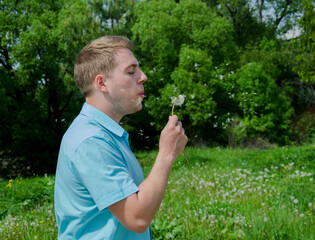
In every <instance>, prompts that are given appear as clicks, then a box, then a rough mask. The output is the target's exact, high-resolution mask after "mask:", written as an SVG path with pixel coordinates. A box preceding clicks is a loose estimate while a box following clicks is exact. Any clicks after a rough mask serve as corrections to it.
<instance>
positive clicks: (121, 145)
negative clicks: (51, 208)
mask: <svg viewBox="0 0 315 240" xmlns="http://www.w3.org/2000/svg"><path fill="white" fill-rule="evenodd" d="M143 180H144V177H143V173H142V170H141V167H140V165H139V163H138V161H137V159H136V158H135V156H134V155H133V153H132V151H131V150H130V147H129V143H128V133H127V132H126V131H125V130H124V129H123V128H122V127H121V126H119V124H117V123H116V122H115V121H114V120H112V119H111V118H109V117H108V116H107V115H106V114H104V113H103V112H101V111H100V110H98V109H96V108H94V107H92V106H91V105H89V104H87V103H84V105H83V107H82V110H81V112H80V114H79V115H78V116H77V117H76V119H75V120H74V121H73V123H72V124H71V126H70V127H69V129H68V130H67V132H66V133H65V135H64V136H63V139H62V142H61V146H60V152H59V157H58V164H57V171H56V179H55V214H56V220H57V225H58V239H59V240H68V239H69V240H70V239H71V240H73V239H75V240H85V239H86V240H98V239H102V240H103V239H104V240H105V239H106V240H107V239H114V240H120V239H122V240H128V239H130V240H148V239H151V233H150V227H148V229H147V230H146V232H145V233H142V234H138V233H134V232H131V231H129V230H128V229H126V228H125V227H124V226H123V225H122V224H121V223H120V222H119V221H118V220H117V219H116V218H115V217H114V215H113V214H111V212H110V211H109V210H108V209H107V207H108V206H110V205H112V204H113V203H116V202H118V201H120V200H122V199H124V198H126V197H128V196H130V195H131V194H133V193H135V192H137V191H139V188H138V186H139V185H140V183H141V182H142V181H143Z"/></svg>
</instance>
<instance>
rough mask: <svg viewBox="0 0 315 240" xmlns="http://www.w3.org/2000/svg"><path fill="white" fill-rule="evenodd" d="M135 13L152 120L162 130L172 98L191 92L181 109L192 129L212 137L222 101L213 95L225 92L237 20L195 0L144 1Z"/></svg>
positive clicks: (147, 101)
mask: <svg viewBox="0 0 315 240" xmlns="http://www.w3.org/2000/svg"><path fill="white" fill-rule="evenodd" d="M135 17H136V23H135V25H134V27H133V33H134V40H135V42H136V43H137V46H138V47H139V46H140V49H141V51H142V54H139V56H140V60H141V62H142V63H143V65H144V66H143V70H144V71H145V72H146V73H147V75H148V78H149V80H148V82H147V83H146V95H147V96H149V99H148V100H146V101H145V106H146V111H148V113H149V117H148V119H149V121H150V123H151V125H153V126H154V127H155V128H156V129H158V130H160V129H161V128H162V126H163V124H164V123H165V121H166V119H167V116H168V115H169V114H170V110H171V97H174V96H177V95H179V94H185V95H186V104H185V105H184V107H183V108H181V109H180V110H179V109H178V111H177V112H176V113H177V114H178V115H179V116H180V117H181V118H182V121H184V122H185V123H186V125H185V126H186V131H187V132H188V134H190V135H193V136H195V135H200V134H202V135H205V136H207V137H208V140H209V131H217V129H215V127H213V124H211V126H210V127H209V122H211V121H212V120H213V119H215V114H214V113H215V111H216V106H217V102H216V101H217V100H218V99H215V98H214V97H213V96H212V94H214V93H215V92H220V91H222V86H223V85H222V83H221V80H222V79H221V78H220V75H221V72H222V71H223V69H229V68H230V65H229V64H228V63H229V62H233V59H234V57H235V53H236V45H235V43H234V41H233V25H232V24H231V23H230V22H229V21H228V20H226V19H224V18H223V17H220V16H219V15H217V14H216V13H215V12H214V11H211V9H209V8H208V7H207V5H206V4H204V3H202V2H201V1H192V0H185V1H180V2H179V3H176V2H175V1H170V0H168V1H164V2H163V4H160V2H159V1H144V2H139V3H138V4H137V6H136V9H135ZM223 91H224V90H223ZM219 95H220V94H218V95H216V97H217V98H221V96H219ZM226 99H227V97H226ZM220 104H222V102H220ZM222 105H223V104H222ZM223 111H224V112H225V113H226V112H227V111H228V110H226V109H224V110H223ZM222 115H224V114H222ZM220 117H221V115H220ZM220 126H221V125H220ZM204 130H207V131H204Z"/></svg>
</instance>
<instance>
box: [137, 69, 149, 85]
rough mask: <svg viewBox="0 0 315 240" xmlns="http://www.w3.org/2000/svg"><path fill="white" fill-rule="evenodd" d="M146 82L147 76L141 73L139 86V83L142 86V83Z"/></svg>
mask: <svg viewBox="0 0 315 240" xmlns="http://www.w3.org/2000/svg"><path fill="white" fill-rule="evenodd" d="M140 71H141V70H140ZM147 80H148V78H147V75H145V73H144V72H142V71H141V77H140V81H139V84H140V83H142V84H143V83H145V82H146V81H147Z"/></svg>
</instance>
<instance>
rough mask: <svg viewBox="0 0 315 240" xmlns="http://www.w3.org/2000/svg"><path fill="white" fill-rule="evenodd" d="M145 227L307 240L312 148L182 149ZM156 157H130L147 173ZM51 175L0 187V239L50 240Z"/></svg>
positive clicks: (172, 234)
mask: <svg viewBox="0 0 315 240" xmlns="http://www.w3.org/2000/svg"><path fill="white" fill-rule="evenodd" d="M185 152H186V154H187V156H188V158H189V161H190V166H187V163H186V160H185V158H184V156H180V157H179V158H178V159H177V161H176V163H175V165H174V167H173V170H172V172H171V176H170V178H169V184H168V187H167V191H166V194H165V197H164V200H163V203H162V205H161V207H160V210H159V212H158V214H157V215H156V217H155V218H154V220H153V222H152V224H151V227H152V231H153V238H154V239H196V240H203V239H292V240H293V239H294V240H297V239H305V240H312V239H315V231H314V226H315V218H314V215H315V208H314V207H315V206H314V205H315V186H314V179H313V178H314V174H315V145H314V144H313V145H309V146H304V147H285V148H275V149H270V150H244V149H221V148H211V149H209V148H204V149H203V148H186V149H185ZM156 154H157V152H156V151H151V152H137V153H136V156H137V158H138V160H139V162H140V164H141V165H142V167H143V170H144V174H145V175H147V174H148V173H149V171H150V169H151V166H152V164H153V162H154V158H155V156H156ZM53 187H54V176H45V177H35V178H29V179H22V178H17V179H11V180H9V181H0V196H1V198H0V199H1V200H0V239H12V240H13V239H14V240H19V239H32V240H33V239H41V240H42V239H43V240H46V239H47V240H51V239H56V235H57V229H56V223H55V218H54V209H53Z"/></svg>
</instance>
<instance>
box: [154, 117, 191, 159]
mask: <svg viewBox="0 0 315 240" xmlns="http://www.w3.org/2000/svg"><path fill="white" fill-rule="evenodd" d="M186 144H187V136H186V135H185V130H184V129H183V127H182V123H181V122H180V121H178V117H177V116H176V115H173V116H171V117H169V120H168V123H167V124H166V126H165V127H164V129H163V131H162V133H161V137H160V152H159V154H161V155H162V156H164V157H166V159H169V157H171V160H172V162H171V164H173V163H174V161H175V159H176V158H177V157H178V156H179V155H180V154H181V153H182V152H183V151H184V148H185V146H186ZM162 159H163V158H162Z"/></svg>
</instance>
